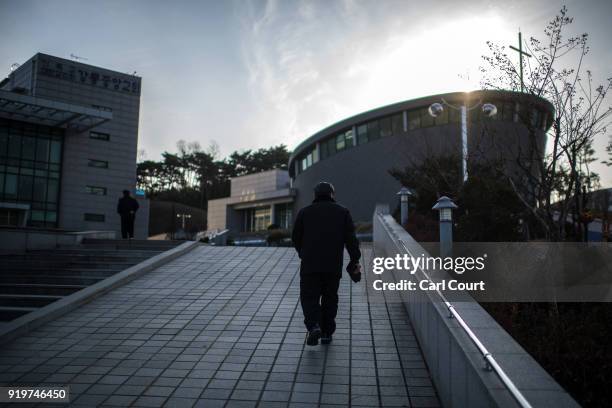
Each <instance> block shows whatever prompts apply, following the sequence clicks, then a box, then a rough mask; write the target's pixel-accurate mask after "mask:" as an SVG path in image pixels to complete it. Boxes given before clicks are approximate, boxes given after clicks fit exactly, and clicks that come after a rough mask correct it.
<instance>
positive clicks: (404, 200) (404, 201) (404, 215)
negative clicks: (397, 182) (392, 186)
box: [397, 187, 414, 225]
mask: <svg viewBox="0 0 612 408" xmlns="http://www.w3.org/2000/svg"><path fill="white" fill-rule="evenodd" d="M397 195H398V196H399V197H400V221H401V223H402V225H405V224H406V223H407V222H408V199H409V198H410V197H411V196H412V195H414V194H412V192H411V191H410V189H408V188H406V187H402V188H401V189H400V191H398V192H397Z"/></svg>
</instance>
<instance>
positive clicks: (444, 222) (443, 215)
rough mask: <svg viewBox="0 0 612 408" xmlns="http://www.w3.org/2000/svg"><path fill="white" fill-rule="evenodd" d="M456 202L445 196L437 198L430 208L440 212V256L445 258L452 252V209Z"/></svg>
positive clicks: (455, 206)
mask: <svg viewBox="0 0 612 408" xmlns="http://www.w3.org/2000/svg"><path fill="white" fill-rule="evenodd" d="M455 208H457V204H455V203H454V202H453V200H451V199H450V198H448V197H447V196H442V197H440V198H438V201H436V204H435V205H434V206H433V207H432V208H431V209H432V210H437V211H439V212H440V256H441V257H442V258H445V257H447V256H451V255H452V254H453V210H454V209H455Z"/></svg>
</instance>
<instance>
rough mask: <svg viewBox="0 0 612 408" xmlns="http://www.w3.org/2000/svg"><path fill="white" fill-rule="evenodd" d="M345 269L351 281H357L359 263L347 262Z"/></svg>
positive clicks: (359, 273)
mask: <svg viewBox="0 0 612 408" xmlns="http://www.w3.org/2000/svg"><path fill="white" fill-rule="evenodd" d="M346 271H347V272H348V274H349V276H350V277H351V280H352V281H353V282H355V283H357V282H359V281H360V280H361V265H359V263H355V264H348V266H347V267H346Z"/></svg>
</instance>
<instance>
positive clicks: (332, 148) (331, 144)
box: [325, 137, 336, 156]
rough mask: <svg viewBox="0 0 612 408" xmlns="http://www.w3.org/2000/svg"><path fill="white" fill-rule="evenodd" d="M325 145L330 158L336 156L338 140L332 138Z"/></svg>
mask: <svg viewBox="0 0 612 408" xmlns="http://www.w3.org/2000/svg"><path fill="white" fill-rule="evenodd" d="M325 143H326V144H327V154H328V155H330V156H332V155H334V154H336V138H334V137H330V138H329V139H327V141H326V142H325Z"/></svg>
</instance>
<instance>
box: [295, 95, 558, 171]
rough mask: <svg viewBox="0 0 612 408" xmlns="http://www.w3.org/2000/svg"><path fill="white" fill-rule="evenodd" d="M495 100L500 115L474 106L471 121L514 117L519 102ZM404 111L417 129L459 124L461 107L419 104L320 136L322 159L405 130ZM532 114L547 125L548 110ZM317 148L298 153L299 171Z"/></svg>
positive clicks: (534, 120)
mask: <svg viewBox="0 0 612 408" xmlns="http://www.w3.org/2000/svg"><path fill="white" fill-rule="evenodd" d="M449 103H450V104H451V105H453V106H457V107H459V106H460V105H461V102H458V101H449ZM492 103H493V104H494V105H495V106H496V107H497V115H495V116H493V117H491V118H489V117H485V116H484V115H482V113H481V112H482V110H481V109H472V110H471V111H469V113H468V121H470V122H482V121H489V120H500V121H508V122H513V121H515V115H514V113H515V109H516V107H515V106H516V104H515V103H514V102H503V101H493V102H492ZM404 114H406V116H407V128H408V129H407V130H408V132H410V131H412V130H416V129H422V128H427V127H432V126H444V125H449V124H458V123H460V122H461V112H460V110H459V109H450V108H446V109H444V111H443V112H442V114H440V115H439V116H438V117H436V118H434V117H432V116H431V115H430V114H429V112H428V108H417V109H412V110H408V111H402V112H398V113H395V114H393V115H388V116H383V117H380V118H377V119H374V120H370V121H368V122H365V123H360V124H357V126H355V127H354V128H350V129H345V130H342V131H340V132H338V133H335V134H332V135H330V136H328V137H326V138H325V139H323V140H321V141H320V142H319V146H320V148H321V160H323V159H326V158H328V157H330V156H333V155H335V154H336V153H339V152H341V151H343V150H346V149H349V148H351V147H354V146H357V145H362V144H366V143H369V142H372V141H374V140H377V139H381V138H385V137H389V136H397V135H400V134H403V133H404V132H405V129H404ZM530 118H531V120H532V125H534V126H536V127H538V128H542V129H544V128H545V126H546V123H545V122H546V114H545V113H544V112H541V111H539V110H537V109H535V110H534V112H533V113H532V114H531V116H530ZM354 133H355V134H354ZM315 151H316V150H315V148H314V147H312V148H311V149H310V150H307V151H306V152H304V153H302V154H301V155H300V156H299V157H298V159H297V163H298V168H297V172H298V173H301V172H303V171H304V170H306V169H308V168H309V167H310V166H312V165H313V164H314V163H316V162H317V161H318V160H317V159H315V160H313V158H312V156H313V154H314V152H315Z"/></svg>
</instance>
